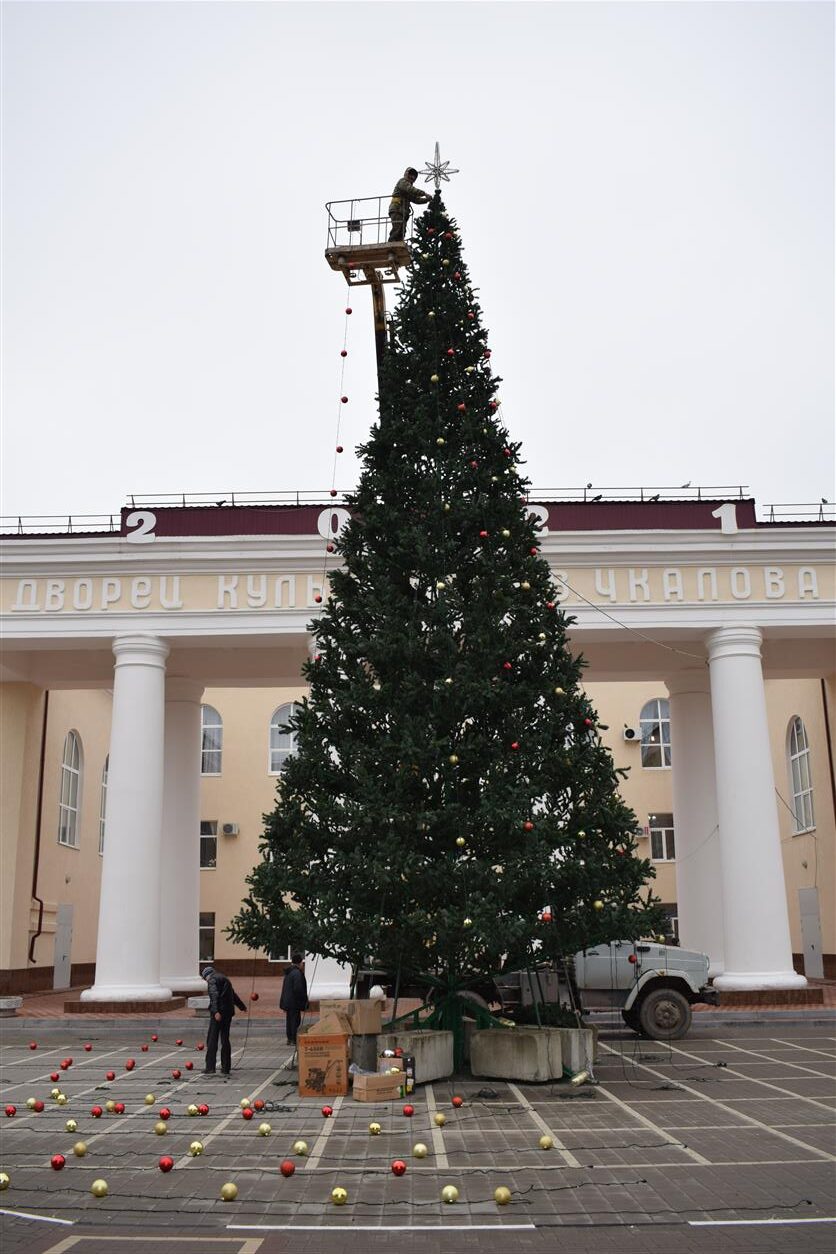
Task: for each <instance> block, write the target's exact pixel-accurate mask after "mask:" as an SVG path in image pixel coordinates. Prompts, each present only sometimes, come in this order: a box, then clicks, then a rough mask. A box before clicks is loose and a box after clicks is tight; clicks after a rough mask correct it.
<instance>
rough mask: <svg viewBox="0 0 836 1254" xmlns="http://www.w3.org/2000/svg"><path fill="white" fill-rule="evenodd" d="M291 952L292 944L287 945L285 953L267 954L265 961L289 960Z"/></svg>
mask: <svg viewBox="0 0 836 1254" xmlns="http://www.w3.org/2000/svg"><path fill="white" fill-rule="evenodd" d="M292 953H293V946H292V945H288V947H287V953H286V954H275V953H273V954H268V955H267V961H268V962H290V958H291V955H292Z"/></svg>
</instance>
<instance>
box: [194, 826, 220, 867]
mask: <svg viewBox="0 0 836 1254" xmlns="http://www.w3.org/2000/svg"><path fill="white" fill-rule="evenodd" d="M204 827H207V828H212V829H213V830H211V831H206V832H204V830H203V829H204ZM210 840H211V841H214V843H215V856H214V860H213V861H212V862H207V863H206V864H205V865H204V861H203V856H204V855H203V850H204V848H205V845H204V842H208V841H210ZM198 862H199V865H200V869H201V871H217V869H218V820H217V819H201V820H200V850H199V855H198Z"/></svg>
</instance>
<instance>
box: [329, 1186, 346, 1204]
mask: <svg viewBox="0 0 836 1254" xmlns="http://www.w3.org/2000/svg"><path fill="white" fill-rule="evenodd" d="M331 1201H332V1202H333V1203H334V1205H335V1206H345V1204H346V1202H347V1201H348V1193H347V1192H346V1191H345V1189H341V1188H340V1187H339V1185H337V1187H336V1189H332V1190H331Z"/></svg>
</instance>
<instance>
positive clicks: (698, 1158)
mask: <svg viewBox="0 0 836 1254" xmlns="http://www.w3.org/2000/svg"><path fill="white" fill-rule="evenodd" d="M599 1044H600V1042H599ZM602 1048H604V1049H606V1048H608V1047H607V1046H606V1045H603V1046H602ZM598 1092H599V1093H601V1094H602V1095H603V1096H604V1097H605V1098H606V1099H607V1101H610V1102H614V1103H615V1104H616V1106H619V1107H620V1108H621V1109H622V1110H626V1111H629V1113H630V1114H631V1115H634V1116H635V1118H636V1119H638V1120H639V1122H640V1123H643V1124H644V1126H645V1127H646V1128H650V1129H651V1130H652V1131H653V1132H655V1133H656V1135H657V1136H660V1137H661V1138H662V1140H663V1141H665V1142H666V1143H667V1144H668V1145H675V1146H676V1148H677V1149H679V1150H682V1152H683V1153H684V1154H687V1155H688V1157H689V1158H692V1159H693V1160H694V1162H697V1163H699V1164H700V1166H701V1167H710V1166H711V1162H710V1161H709V1159H707V1158H703V1156H702V1154H698V1153H697V1151H696V1150H693V1149H691V1148H690V1147H689V1146H687V1145H681V1144H680V1143H679V1141H677V1139H676V1137H675V1136H671V1134H670V1132H667V1131H666V1130H665V1129H664V1128H660V1127H659V1125H658V1124H656V1123H652V1122H651V1121H650V1120H649V1119H648V1118H646V1116H645V1115H641V1114H639V1112H638V1111H637V1110H633V1108H632V1107H631V1106H628V1105H627V1103H626V1102H623V1101H622V1100H621V1098H620V1097H616V1096H615V1094H614V1093H610V1092H609V1091H608V1090H607V1089H606V1088H604V1087H603V1086H601V1087H599V1089H598Z"/></svg>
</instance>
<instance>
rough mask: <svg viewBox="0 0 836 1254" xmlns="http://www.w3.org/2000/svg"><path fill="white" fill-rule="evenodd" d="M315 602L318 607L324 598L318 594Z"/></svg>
mask: <svg viewBox="0 0 836 1254" xmlns="http://www.w3.org/2000/svg"><path fill="white" fill-rule="evenodd" d="M314 601H315V602H316V604H317V605H319V604H320V602H321V601H322V597H321V596H320V595H319V593H317V594H316V596H315V597H314Z"/></svg>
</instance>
